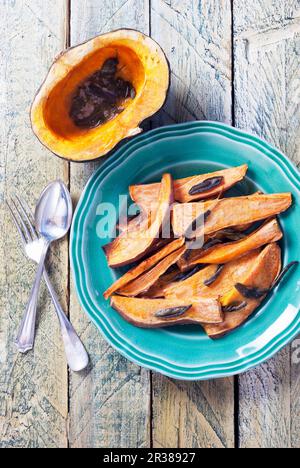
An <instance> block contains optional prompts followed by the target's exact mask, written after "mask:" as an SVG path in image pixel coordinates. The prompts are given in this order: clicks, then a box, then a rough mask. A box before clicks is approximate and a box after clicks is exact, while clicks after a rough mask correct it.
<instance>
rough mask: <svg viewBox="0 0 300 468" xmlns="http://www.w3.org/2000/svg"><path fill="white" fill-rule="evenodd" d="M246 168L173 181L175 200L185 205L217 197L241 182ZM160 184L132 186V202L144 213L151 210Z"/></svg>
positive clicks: (240, 167) (235, 168)
mask: <svg viewBox="0 0 300 468" xmlns="http://www.w3.org/2000/svg"><path fill="white" fill-rule="evenodd" d="M247 169H248V166H247V165H246V164H244V165H243V166H239V167H233V168H230V169H224V170H221V171H217V172H212V173H210V174H201V175H197V176H192V177H186V178H184V179H179V180H175V181H174V198H175V200H177V201H179V202H181V203H185V202H189V201H192V200H205V199H206V198H212V197H214V196H218V195H220V194H221V193H223V192H225V191H226V190H229V189H230V188H231V187H232V186H233V185H235V184H236V183H238V182H240V181H241V180H243V178H244V177H245V175H246V172H247ZM159 189H160V184H159V183H158V184H147V185H132V186H131V187H129V192H130V196H131V198H132V200H133V201H134V202H135V203H136V204H137V205H139V206H140V207H141V209H142V210H143V211H145V212H148V211H150V210H151V209H152V210H153V207H155V203H156V200H157V198H158V193H159Z"/></svg>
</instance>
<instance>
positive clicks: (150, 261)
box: [103, 237, 184, 299]
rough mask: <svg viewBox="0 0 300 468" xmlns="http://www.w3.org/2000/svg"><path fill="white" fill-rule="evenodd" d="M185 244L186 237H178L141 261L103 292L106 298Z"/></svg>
mask: <svg viewBox="0 0 300 468" xmlns="http://www.w3.org/2000/svg"><path fill="white" fill-rule="evenodd" d="M183 244H184V238H183V237H181V238H180V239H176V240H174V241H173V242H171V243H170V244H168V245H166V246H165V247H164V248H163V249H161V250H159V251H158V252H157V253H155V254H154V255H152V256H151V257H149V258H147V259H146V260H144V261H143V262H141V263H140V264H139V265H137V266H136V267H134V268H132V269H131V270H129V271H128V272H127V273H125V275H123V276H121V278H119V279H118V280H117V281H115V283H114V284H112V285H111V286H110V287H109V288H108V289H107V290H106V291H105V293H104V294H103V296H104V297H105V299H108V298H109V297H110V296H111V295H112V294H113V293H115V292H116V291H119V289H122V288H124V287H125V286H126V285H127V284H128V283H131V282H132V281H134V280H135V279H136V278H138V277H139V276H141V275H143V274H144V273H146V272H147V271H148V270H150V269H151V268H153V267H154V266H155V265H157V264H158V263H159V262H160V261H161V260H162V259H164V258H165V257H167V256H168V255H170V254H171V253H172V252H174V251H176V250H178V249H180V247H182V246H183Z"/></svg>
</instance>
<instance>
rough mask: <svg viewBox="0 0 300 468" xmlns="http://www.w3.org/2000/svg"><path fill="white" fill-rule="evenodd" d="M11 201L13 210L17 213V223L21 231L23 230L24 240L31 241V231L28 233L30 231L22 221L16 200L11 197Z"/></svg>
mask: <svg viewBox="0 0 300 468" xmlns="http://www.w3.org/2000/svg"><path fill="white" fill-rule="evenodd" d="M11 203H12V205H13V206H14V208H15V211H16V213H17V216H16V218H18V219H19V223H18V224H19V226H20V227H21V228H22V231H23V234H24V236H25V240H26V242H30V241H32V240H33V239H32V236H31V233H30V231H29V229H28V227H27V225H26V223H25V221H24V219H23V217H22V214H21V213H20V209H19V207H18V206H17V204H16V202H15V200H14V199H13V198H12V199H11Z"/></svg>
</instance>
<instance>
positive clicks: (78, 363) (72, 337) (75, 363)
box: [44, 270, 89, 372]
mask: <svg viewBox="0 0 300 468" xmlns="http://www.w3.org/2000/svg"><path fill="white" fill-rule="evenodd" d="M44 280H45V282H46V285H47V288H48V290H49V293H50V296H51V299H52V302H53V304H54V307H55V310H56V313H57V316H58V319H59V322H60V328H61V334H62V339H63V343H64V347H65V353H66V358H67V362H68V365H69V367H70V369H71V370H72V371H74V372H79V371H81V370H83V369H85V368H86V367H87V365H88V363H89V357H88V354H87V352H86V350H85V348H84V346H83V344H82V342H81V341H80V339H79V337H78V335H77V333H76V332H75V330H74V328H73V326H72V324H71V323H70V322H69V320H68V318H67V317H66V314H65V313H64V311H63V309H62V307H61V305H60V303H59V300H58V297H57V294H56V292H55V291H54V289H53V286H52V284H51V281H50V278H49V276H48V273H47V272H46V270H44Z"/></svg>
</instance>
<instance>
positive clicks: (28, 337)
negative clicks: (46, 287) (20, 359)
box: [16, 242, 49, 354]
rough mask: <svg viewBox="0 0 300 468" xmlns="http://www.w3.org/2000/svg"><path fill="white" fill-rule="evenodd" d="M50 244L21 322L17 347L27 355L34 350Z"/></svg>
mask: <svg viewBox="0 0 300 468" xmlns="http://www.w3.org/2000/svg"><path fill="white" fill-rule="evenodd" d="M48 248H49V243H48V242H45V243H44V246H43V251H42V254H41V258H40V262H39V265H38V269H37V272H36V276H35V280H34V284H33V287H32V290H31V293H30V296H29V300H28V303H27V306H26V310H25V313H24V316H23V319H22V322H21V326H20V329H19V333H18V336H17V339H16V345H17V348H18V350H19V352H20V353H23V354H25V353H27V351H30V350H31V349H32V348H33V345H34V338H35V323H36V310H37V302H38V294H39V290H40V284H41V279H42V275H43V271H44V263H45V258H46V255H47V252H48Z"/></svg>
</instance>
